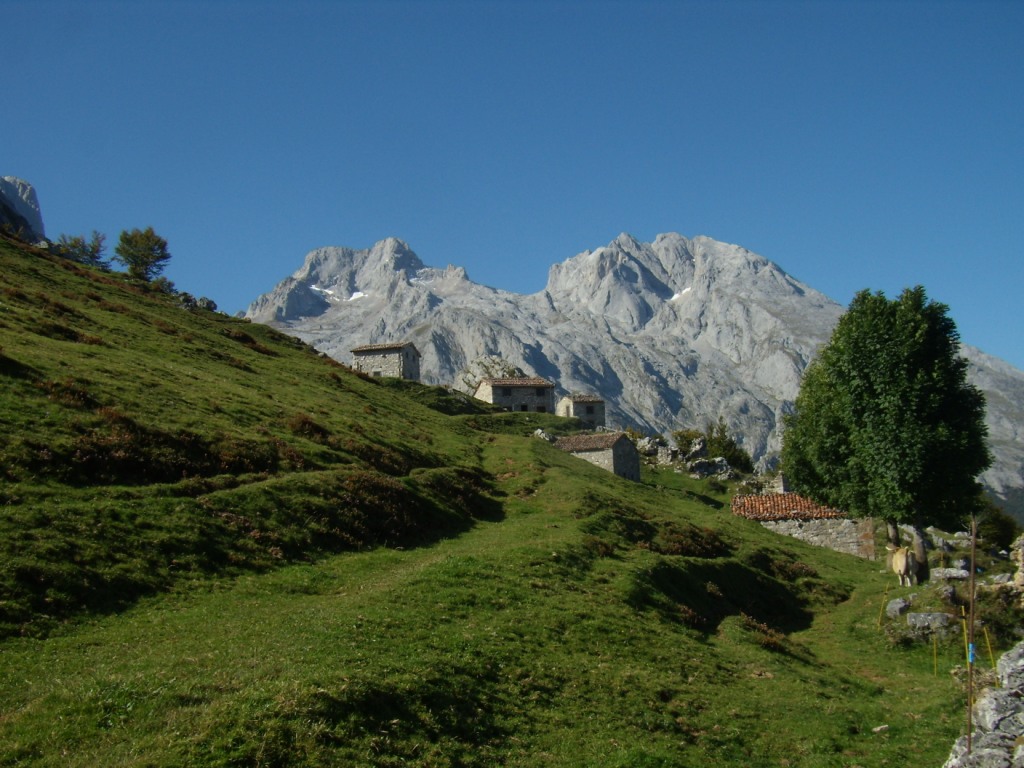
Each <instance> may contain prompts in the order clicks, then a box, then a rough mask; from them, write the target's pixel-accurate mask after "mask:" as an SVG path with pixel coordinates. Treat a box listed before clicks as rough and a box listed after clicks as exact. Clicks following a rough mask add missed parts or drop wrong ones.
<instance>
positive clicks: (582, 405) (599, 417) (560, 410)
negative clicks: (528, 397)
mask: <svg viewBox="0 0 1024 768" xmlns="http://www.w3.org/2000/svg"><path fill="white" fill-rule="evenodd" d="M555 413H556V414H558V415H559V416H564V417H565V418H575V419H579V420H580V421H582V422H583V426H585V427H587V428H588V429H597V428H599V427H603V426H604V425H605V422H604V400H602V399H601V398H600V397H598V396H597V395H566V396H565V397H563V398H562V399H561V400H559V401H558V405H557V406H556V407H555Z"/></svg>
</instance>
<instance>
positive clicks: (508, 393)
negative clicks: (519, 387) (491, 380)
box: [501, 387, 512, 397]
mask: <svg viewBox="0 0 1024 768" xmlns="http://www.w3.org/2000/svg"><path fill="white" fill-rule="evenodd" d="M501 396H502V397H512V387H502V388H501Z"/></svg>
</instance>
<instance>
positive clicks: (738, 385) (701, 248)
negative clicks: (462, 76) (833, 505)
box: [246, 233, 1024, 495]
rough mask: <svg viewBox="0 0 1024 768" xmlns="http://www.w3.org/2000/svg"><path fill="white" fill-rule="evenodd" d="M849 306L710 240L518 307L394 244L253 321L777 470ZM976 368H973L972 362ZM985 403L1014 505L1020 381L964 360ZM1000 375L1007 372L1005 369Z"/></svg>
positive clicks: (277, 296) (308, 269) (561, 267)
mask: <svg viewBox="0 0 1024 768" xmlns="http://www.w3.org/2000/svg"><path fill="white" fill-rule="evenodd" d="M842 312H843V308H842V307H841V306H840V305H839V304H837V303H836V302H834V301H832V300H831V299H829V298H828V297H827V296H824V295H823V294H821V293H819V292H818V291H815V290H814V289H813V288H811V287H810V286H808V285H805V284H803V283H801V282H800V281H798V280H797V279H795V278H794V277H792V276H790V275H788V274H787V273H786V272H785V271H784V270H782V269H781V268H780V267H779V266H778V265H776V264H774V263H772V262H771V261H769V260H767V259H765V258H764V257H762V256H759V255H758V254H755V253H752V252H751V251H748V250H747V249H745V248H742V247H740V246H738V245H732V244H729V243H722V242H719V241H717V240H714V239H712V238H710V237H705V236H699V237H695V238H693V239H687V238H686V237H683V236H682V235H679V234H677V233H666V234H662V235H658V236H657V237H656V238H655V240H654V241H653V242H651V243H644V242H640V241H638V240H637V239H636V238H634V237H632V236H630V235H628V234H622V235H619V236H618V237H617V238H615V240H613V241H612V242H610V243H608V244H607V245H605V246H602V247H600V248H596V249H594V250H585V251H582V252H581V253H578V254H577V255H576V256H573V257H571V258H569V259H566V260H565V261H563V262H561V263H556V264H554V265H553V266H552V267H551V268H550V270H549V272H548V282H547V286H546V288H545V290H543V291H541V292H539V293H536V294H531V295H520V294H515V293H510V292H506V291H500V290H496V289H494V288H489V287H486V286H483V285H478V284H477V283H474V282H472V281H471V280H470V279H469V278H468V276H467V275H466V272H465V270H464V269H462V268H460V267H456V266H451V265H449V266H448V267H446V268H445V269H436V268H432V267H426V266H424V265H423V263H422V262H421V261H420V259H419V257H417V256H416V254H415V253H413V252H412V250H411V249H409V247H408V245H406V244H405V243H404V242H402V241H401V240H397V239H394V238H391V239H387V240H382V241H381V242H379V243H377V244H375V245H374V246H373V247H371V248H369V249H366V250H362V251H356V250H351V249H347V248H321V249H318V250H316V251H313V252H311V253H310V254H308V255H307V256H306V259H305V262H304V264H303V266H302V267H301V268H300V269H299V270H298V271H297V272H295V273H294V274H293V275H292V276H291V277H289V278H286V279H285V280H283V281H282V282H281V283H279V284H278V285H277V287H275V288H274V289H273V290H272V291H271V292H270V293H268V294H265V295H263V296H261V297H259V298H258V299H257V300H256V301H254V302H253V303H252V304H251V305H250V307H249V309H248V311H247V313H246V314H247V316H248V317H250V318H251V319H253V320H257V321H259V322H267V323H270V324H272V325H275V326H277V327H279V328H281V329H282V330H284V331H286V332H288V333H292V334H294V335H296V336H298V337H300V338H302V339H303V340H305V341H307V342H309V343H311V344H313V345H314V346H315V347H317V348H318V349H320V350H321V351H323V352H325V353H327V354H329V355H331V356H332V357H335V358H336V359H338V360H341V361H343V362H351V354H350V352H349V350H351V349H352V348H353V347H355V346H358V345H361V344H369V343H380V342H394V341H411V342H413V343H415V344H416V347H417V348H418V349H419V350H420V352H421V353H422V360H421V373H422V378H423V380H424V381H425V382H426V383H433V384H444V385H448V386H455V387H456V388H461V389H463V390H465V381H469V380H471V379H472V378H473V376H472V375H467V374H466V371H467V370H468V371H470V373H471V374H472V373H478V371H476V370H475V368H474V366H476V367H479V365H477V364H476V363H475V362H474V361H479V360H481V359H484V360H494V359H498V360H502V361H506V362H507V363H508V364H509V365H510V366H513V367H515V368H516V369H517V370H520V371H522V372H523V373H525V374H526V375H529V376H540V377H543V378H546V379H549V380H551V381H554V382H556V383H557V388H558V393H560V394H561V393H566V392H584V393H592V394H597V395H600V396H601V397H602V398H603V399H604V400H605V402H606V404H607V410H606V412H607V420H608V424H609V425H610V426H615V427H619V428H624V427H635V428H638V429H640V430H643V431H648V432H654V433H659V434H669V433H671V432H672V431H674V430H678V429H682V428H703V427H704V426H706V425H707V424H708V423H716V422H717V421H718V419H719V417H722V418H724V419H725V421H726V423H727V425H728V427H729V428H730V430H731V431H732V432H733V433H734V434H736V435H738V436H739V437H740V440H741V442H742V445H743V447H744V448H745V449H746V450H747V451H748V452H749V453H750V454H751V455H752V456H753V457H754V459H755V461H760V462H761V464H762V465H767V464H771V462H772V461H773V458H774V457H775V456H777V454H778V452H779V450H780V448H781V430H782V420H783V417H784V415H785V414H786V413H787V412H788V411H789V410H790V409H791V408H792V404H793V400H794V399H795V398H796V395H797V392H798V391H799V387H800V377H801V375H802V373H803V370H804V368H805V367H806V366H807V364H808V363H809V362H810V360H811V359H812V357H813V356H814V354H815V353H816V351H817V350H818V348H819V347H820V346H821V345H822V344H823V343H824V342H825V341H827V339H828V337H829V336H830V335H831V332H832V328H833V327H834V325H835V323H836V321H837V320H838V318H839V316H840V315H841V314H842ZM972 354H973V356H972ZM965 355H966V356H967V357H968V359H970V360H971V362H972V376H973V377H974V379H975V381H977V382H978V386H980V387H981V388H982V389H983V390H984V391H986V394H987V395H988V401H989V414H988V425H989V431H990V438H991V443H992V446H993V451H994V453H995V454H996V465H995V466H994V467H993V468H992V469H991V470H989V472H988V473H986V475H985V478H984V479H985V480H986V482H987V483H988V484H989V487H990V488H993V489H994V490H996V491H997V492H1000V493H1003V494H1004V495H1006V494H1014V493H1020V494H1021V495H1024V490H1022V489H1024V470H1022V467H1024V447H1022V445H1021V442H1020V440H1019V439H1018V438H1019V435H1018V431H1017V428H1016V427H1015V426H1014V425H1016V424H1019V423H1020V422H1021V414H1022V413H1024V373H1021V372H1020V371H1016V369H1013V368H1011V367H1009V366H1006V365H1005V364H1001V365H996V364H995V363H994V362H993V361H992V360H991V359H986V357H985V356H983V355H980V354H976V353H972V351H971V350H970V349H969V348H965ZM1000 362H1001V361H1000Z"/></svg>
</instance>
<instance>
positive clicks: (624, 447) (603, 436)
mask: <svg viewBox="0 0 1024 768" xmlns="http://www.w3.org/2000/svg"><path fill="white" fill-rule="evenodd" d="M555 447H556V448H560V449H561V450H563V451H566V452H568V453H571V454H572V455H573V456H576V457H578V458H580V459H583V460H585V461H589V462H590V463H591V464H594V465H596V466H598V467H601V469H606V470H608V471H609V472H614V473H615V474H616V475H618V476H619V477H623V478H625V479H627V480H632V481H634V482H637V483H638V482H640V453H639V452H638V451H637V449H636V446H635V445H634V444H633V441H632V440H630V439H629V438H628V437H627V436H626V433H625V432H598V433H597V434H594V435H572V436H570V437H560V438H558V439H557V440H555Z"/></svg>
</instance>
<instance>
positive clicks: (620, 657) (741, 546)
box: [0, 241, 963, 768]
mask: <svg viewBox="0 0 1024 768" xmlns="http://www.w3.org/2000/svg"><path fill="white" fill-rule="evenodd" d="M0 275H2V283H0V467H2V469H0V472H2V474H0V509H2V515H0V633H2V636H3V639H2V640H0V766H13V765H39V766H45V765H62V766H95V765H108V766H113V765H126V766H127V765H133V766H135V765H137V766H143V765H145V766H186V765H210V766H271V765H272V766H321V765H339V766H341V765H346V766H347V765H371V766H392V765H422V766H493V765H510V766H554V765H558V766H677V765H678V766H688V765H727V766H728V765H737V766H739V765H742V766H779V765H788V766H807V768H811V767H814V768H817V767H818V766H853V765H859V766H865V767H867V766H883V765H897V764H900V765H902V764H905V763H906V762H907V760H908V759H909V760H912V761H913V762H914V763H915V764H920V765H938V764H941V762H942V761H943V759H944V758H945V756H946V755H947V754H948V751H949V747H950V744H951V742H952V740H953V738H954V737H955V736H956V735H957V734H958V733H959V730H960V727H961V724H962V719H963V718H962V704H963V692H962V690H961V689H960V688H959V686H958V685H957V684H956V683H955V681H954V680H953V679H952V677H951V676H950V675H949V669H950V668H951V667H952V666H953V665H954V664H956V663H958V662H959V655H960V652H961V648H960V645H959V639H958V638H954V639H952V640H951V641H950V642H948V643H945V644H943V645H941V646H939V647H938V648H937V649H933V648H931V647H919V646H914V645H909V646H902V645H900V646H896V645H893V644H892V643H891V642H890V641H889V640H887V638H886V634H885V633H884V632H883V631H882V628H881V627H880V622H879V613H880V608H881V607H882V606H883V605H884V601H885V600H886V599H888V598H891V597H892V596H894V595H895V594H900V593H903V592H905V591H906V590H904V591H903V592H901V591H899V590H898V589H897V588H896V587H894V586H893V585H892V583H891V582H894V579H892V578H891V577H890V576H886V575H883V574H880V573H879V567H878V565H877V564H875V563H868V562H864V561H861V560H858V559H855V558H852V557H847V556H842V555H837V554H835V553H831V552H828V551H824V550H819V549H815V548H812V547H808V546H805V545H802V544H800V543H799V542H795V541H792V540H789V539H784V538H780V537H776V536H774V535H772V534H769V533H767V532H765V531H764V530H763V529H762V528H761V527H760V526H757V525H756V524H753V523H750V522H747V521H744V520H739V519H736V518H734V517H732V516H731V515H730V514H729V512H728V508H727V498H726V497H725V496H724V495H719V494H716V493H714V492H712V491H711V490H709V489H708V488H706V487H704V486H702V485H701V484H699V483H697V482H696V481H690V480H688V479H685V478H681V477H680V476H678V475H674V474H672V473H671V472H667V473H661V474H655V473H652V472H648V473H647V474H646V476H645V482H644V483H642V484H639V485H638V484H633V483H628V482H625V481H622V480H620V479H618V478H615V477H613V476H611V475H609V474H608V473H605V472H602V471H601V470H598V469H597V468H594V467H591V466H590V465H588V464H586V463H585V462H581V461H579V460H576V459H574V458H573V457H571V456H569V455H567V454H564V453H561V452H559V451H557V450H555V449H554V448H553V447H552V446H550V445H549V444H547V443H546V442H544V441H540V440H536V439H534V438H530V437H528V435H529V434H530V433H531V432H532V431H533V430H534V429H535V428H536V427H537V426H544V427H545V428H546V429H548V430H549V431H550V430H557V429H566V428H568V427H570V426H571V424H570V423H568V422H566V421H563V420H557V419H555V418H554V417H550V416H547V417H545V416H539V415H536V414H533V415H526V414H496V413H493V412H490V411H487V410H485V409H483V408H481V407H479V406H476V405H473V404H472V403H467V402H465V401H464V400H462V399H460V398H456V397H453V396H451V395H449V394H447V393H446V392H444V391H443V390H439V389H436V388H427V387H421V386H418V385H413V384H408V383H403V382H390V383H383V384H382V383H379V382H373V381H369V380H366V379H363V378H360V377H357V376H355V375H353V374H352V373H351V372H350V371H348V370H347V369H345V368H343V367H341V366H339V365H337V364H336V363H332V362H330V361H328V360H325V359H324V358H322V357H320V356H319V355H317V354H316V353H315V352H314V351H312V350H311V349H309V348H307V347H305V346H303V345H301V344H299V343H298V342H296V341H295V340H293V339H290V338H288V337H285V336H283V335H281V334H279V333H277V332H275V331H273V330H271V329H269V328H265V327H262V326H257V325H251V324H248V323H245V322H243V321H240V320H236V319H231V318H227V317H224V316H222V315H218V314H215V313H210V312H204V311H198V312H189V311H185V310H182V309H179V308H177V307H176V306H175V305H174V302H173V300H171V299H170V298H169V297H167V296H164V295H162V294H157V293H153V292H150V291H149V290H148V289H147V288H146V287H144V286H139V285H132V284H128V283H126V282H125V281H124V280H122V279H121V278H120V277H119V276H116V275H104V274H100V273H95V272H92V271H88V270H83V269H81V268H79V267H76V266H75V265H72V264H68V263H66V262H61V261H59V260H54V259H51V258H49V257H47V256H44V255H41V254H39V253H38V252H35V251H32V250H31V249H27V248H24V247H21V246H18V245H15V244H12V243H9V242H5V241H0ZM933 652H937V657H936V656H934V655H933ZM882 726H885V727H884V728H883V727H882Z"/></svg>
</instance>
